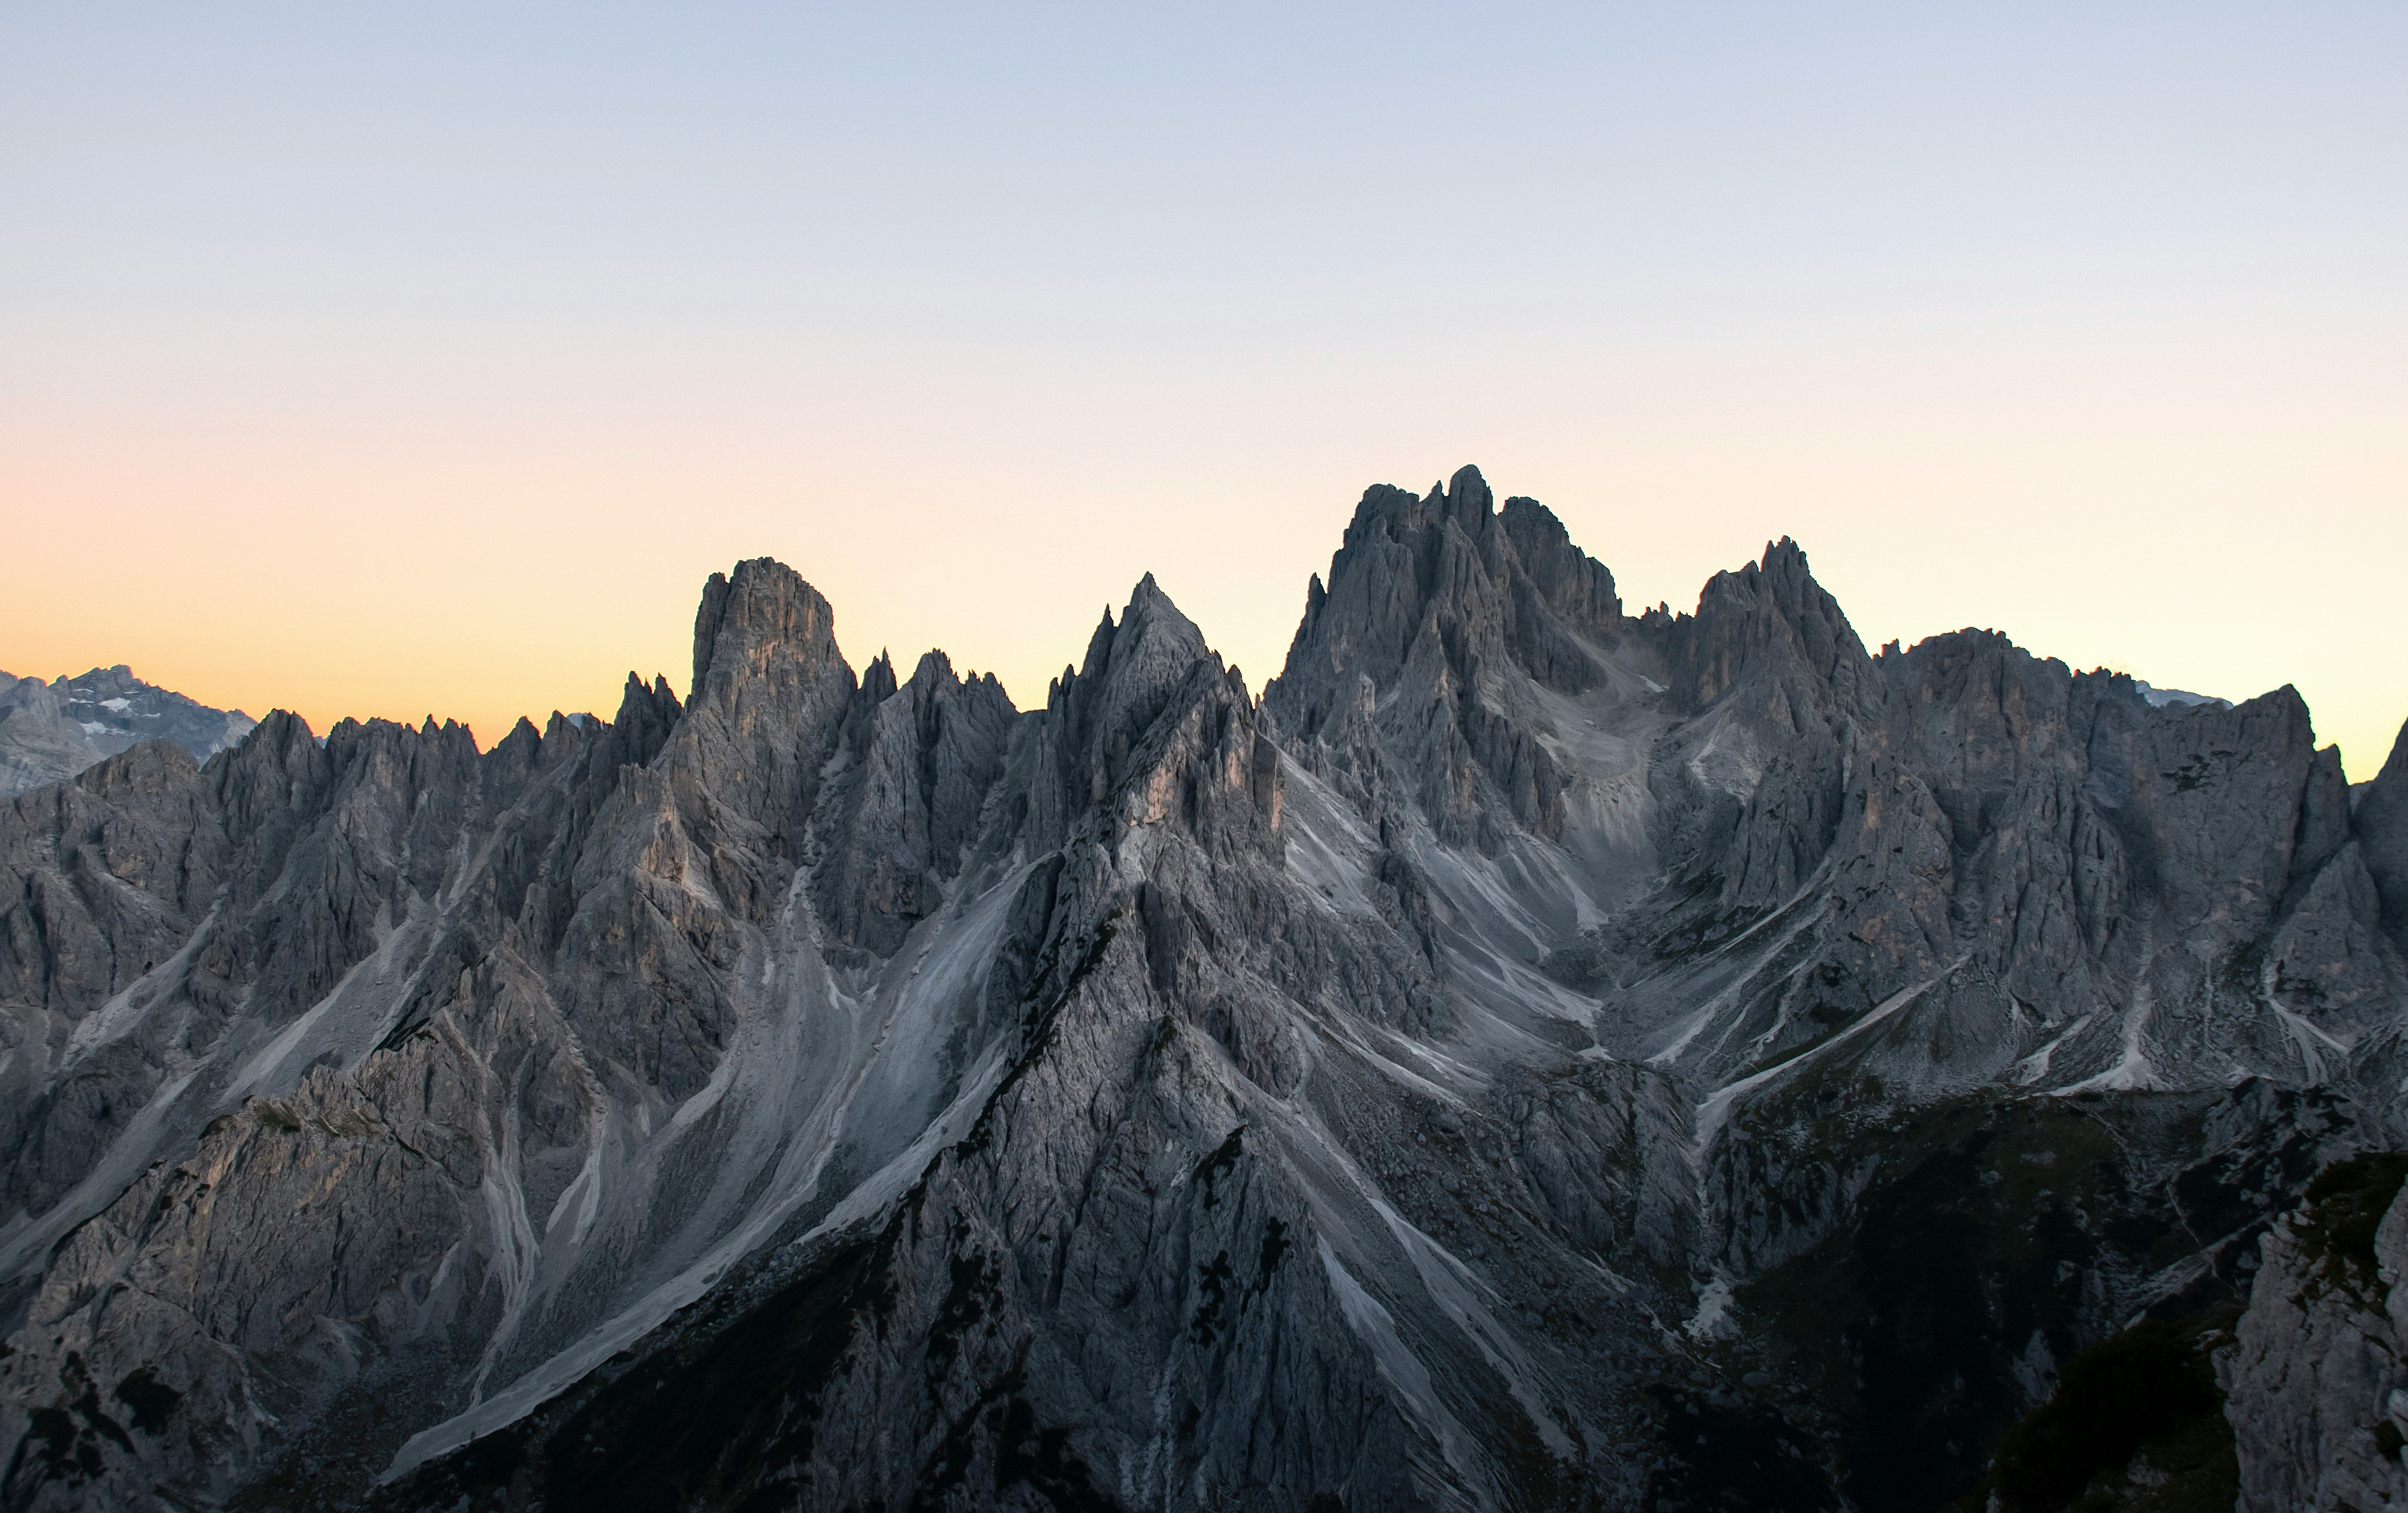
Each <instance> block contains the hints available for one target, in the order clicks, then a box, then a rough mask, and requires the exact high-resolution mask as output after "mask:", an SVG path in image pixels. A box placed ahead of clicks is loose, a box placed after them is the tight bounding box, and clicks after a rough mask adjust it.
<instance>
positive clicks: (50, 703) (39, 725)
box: [0, 663, 258, 797]
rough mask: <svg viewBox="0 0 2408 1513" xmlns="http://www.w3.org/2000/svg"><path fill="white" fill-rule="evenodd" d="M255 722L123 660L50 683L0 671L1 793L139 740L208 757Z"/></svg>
mask: <svg viewBox="0 0 2408 1513" xmlns="http://www.w3.org/2000/svg"><path fill="white" fill-rule="evenodd" d="M256 724H258V721H255V720H253V719H251V717H250V716H249V715H247V714H244V713H243V712H242V711H241V710H239V709H234V710H226V709H212V708H210V707H208V705H205V704H201V703H198V702H196V701H194V700H193V699H188V698H186V697H185V696H184V695H183V694H181V693H178V692H174V691H173V690H170V689H164V688H160V687H158V686H157V685H156V684H152V683H146V682H144V681H142V680H141V679H140V678H136V677H135V676H134V673H133V671H132V669H130V668H128V667H126V666H125V665H124V664H122V663H121V664H118V665H117V666H114V667H108V668H101V667H94V668H93V670H92V671H90V672H88V673H85V674H83V675H82V676H81V677H78V678H57V679H55V680H54V681H51V682H48V683H45V682H43V681H42V680H41V679H40V678H16V677H13V676H11V675H10V674H7V673H5V672H0V797H6V796H7V795H8V794H11V793H22V792H24V791H25V790H27V789H29V788H38V787H40V786H41V785H42V784H44V783H52V782H57V781H58V780H59V779H61V778H72V777H74V776H75V775H76V774H77V773H79V772H81V771H83V770H84V769H85V768H86V767H89V766H91V765H92V764H93V763H95V762H98V761H100V760H101V759H102V758H104V757H111V756H115V755H116V754H117V753H118V752H120V751H122V750H124V749H126V748H127V747H130V746H133V745H135V744H136V742H139V741H156V740H167V741H174V742H175V743H176V744H177V745H179V746H180V747H182V748H183V749H185V750H187V751H190V752H192V753H193V756H195V757H197V758H200V759H202V760H204V761H206V760H207V759H208V758H209V757H211V756H214V755H216V754H217V753H218V752H220V751H222V750H225V749H228V748H230V747H232V746H234V745H235V744H236V743H237V742H239V741H240V740H241V739H242V738H243V737H244V736H245V735H249V734H250V733H251V727H252V726H254V725H256Z"/></svg>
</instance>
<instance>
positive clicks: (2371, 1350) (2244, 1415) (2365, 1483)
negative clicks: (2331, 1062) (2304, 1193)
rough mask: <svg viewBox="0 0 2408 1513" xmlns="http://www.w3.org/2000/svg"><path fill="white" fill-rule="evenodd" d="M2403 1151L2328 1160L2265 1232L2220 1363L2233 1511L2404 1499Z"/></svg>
mask: <svg viewBox="0 0 2408 1513" xmlns="http://www.w3.org/2000/svg"><path fill="white" fill-rule="evenodd" d="M2403 1173H2408V1156H2400V1155H2388V1156H2377V1157H2372V1158H2363V1159H2360V1160H2358V1161H2354V1162H2348V1163H2342V1164H2341V1165H2338V1166H2335V1167H2333V1168H2332V1169H2330V1170H2329V1171H2328V1172H2327V1173H2325V1174H2324V1175H2323V1176H2322V1177H2320V1178H2318V1179H2317V1181H2316V1182H2315V1185H2314V1186H2312V1187H2311V1188H2310V1189H2309V1191H2308V1202H2307V1203H2306V1205H2305V1206H2303V1207H2302V1208H2300V1211H2299V1212H2297V1213H2295V1214H2293V1215H2291V1216H2289V1218H2288V1219H2287V1220H2286V1221H2285V1222H2284V1223H2282V1224H2279V1225H2277V1226H2276V1227H2275V1229H2274V1230H2273V1231H2272V1233H2271V1234H2269V1235H2267V1236H2266V1237H2265V1239H2264V1241H2263V1242H2262V1246H2261V1251H2262V1260H2261V1263H2260V1264H2259V1265H2258V1267H2257V1277H2256V1281H2255V1283H2254V1285H2253V1286H2252V1288H2251V1290H2250V1294H2249V1307H2248V1311H2247V1312H2245V1313H2244V1314H2243V1315H2242V1318H2241V1323H2240V1326H2239V1328H2238V1331H2237V1335H2238V1342H2237V1344H2236V1345H2235V1346H2234V1347H2233V1348H2232V1349H2231V1350H2230V1351H2229V1357H2228V1359H2227V1360H2226V1362H2225V1363H2224V1373H2223V1374H2224V1376H2225V1377H2226V1381H2225V1387H2226V1400H2225V1415H2226V1417H2227V1418H2228V1419H2229V1420H2231V1423H2232V1431H2233V1439H2234V1443H2235V1447H2236V1449H2238V1451H2239V1453H2240V1461H2241V1500H2240V1504H2239V1506H2240V1508H2241V1510H2242V1513H2278V1510H2280V1513H2289V1510H2291V1509H2294V1508H2338V1507H2347V1508H2358V1509H2362V1510H2365V1513H2374V1510H2376V1509H2383V1508H2394V1507H2401V1506H2408V1466H2403V1465H2402V1463H2401V1445H2402V1444H2403V1442H2408V1293H2403V1292H2401V1291H2400V1290H2399V1289H2398V1286H2397V1284H2398V1282H2399V1280H2400V1279H2401V1277H2402V1276H2408V1203H2402V1202H2401V1201H2400V1191H2401V1187H2400V1183H2401V1176H2402V1175H2403Z"/></svg>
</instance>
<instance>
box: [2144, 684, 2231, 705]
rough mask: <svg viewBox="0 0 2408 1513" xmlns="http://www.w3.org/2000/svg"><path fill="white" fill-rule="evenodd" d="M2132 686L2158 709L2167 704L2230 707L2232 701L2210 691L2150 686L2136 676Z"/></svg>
mask: <svg viewBox="0 0 2408 1513" xmlns="http://www.w3.org/2000/svg"><path fill="white" fill-rule="evenodd" d="M2132 686H2133V687H2134V688H2136V689H2139V690H2140V691H2141V697H2143V698H2144V699H2146V700H2148V701H2149V703H2150V704H2151V705H2153V706H2155V707H2157V708H2160V709H2163V708H2165V707H2168V706H2169V705H2184V706H2188V705H2195V704H2206V705H2213V706H2214V707H2216V708H2218V709H2229V708H2231V707H2232V701H2231V700H2230V699H2219V698H2217V697H2215V696H2214V694H2212V693H2186V692H2184V691H2183V690H2181V689H2178V688H2152V687H2151V686H2150V685H2148V684H2147V683H2144V682H2142V681H2140V680H2139V679H2138V678H2135V679H2134V680H2133V682H2132Z"/></svg>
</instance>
